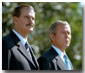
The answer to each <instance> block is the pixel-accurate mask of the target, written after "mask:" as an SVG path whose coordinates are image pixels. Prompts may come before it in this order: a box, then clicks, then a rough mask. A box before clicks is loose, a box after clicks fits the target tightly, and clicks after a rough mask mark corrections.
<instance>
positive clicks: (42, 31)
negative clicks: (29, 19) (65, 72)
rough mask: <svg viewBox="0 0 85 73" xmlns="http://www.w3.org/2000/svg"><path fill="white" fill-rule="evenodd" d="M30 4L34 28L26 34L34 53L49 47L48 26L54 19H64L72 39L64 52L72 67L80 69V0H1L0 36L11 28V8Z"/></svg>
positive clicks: (37, 53) (39, 53)
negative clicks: (32, 10)
mask: <svg viewBox="0 0 85 73" xmlns="http://www.w3.org/2000/svg"><path fill="white" fill-rule="evenodd" d="M22 4H30V5H32V6H33V7H34V9H35V12H36V19H35V21H36V26H35V30H34V31H33V32H32V33H31V34H29V35H28V40H29V42H30V44H31V45H32V47H33V49H34V51H35V55H36V57H37V58H38V57H39V56H40V55H41V54H42V53H43V52H45V51H46V50H48V49H50V47H51V41H50V39H49V31H48V29H49V27H50V25H51V24H52V23H53V22H55V21H56V20H65V21H67V22H68V23H69V24H70V25H71V32H72V40H71V44H70V46H69V47H68V48H67V50H66V52H67V54H68V56H69V58H70V59H71V61H72V63H73V66H74V69H75V70H81V69H82V3H80V2H26V3H24V2H17V3H16V2H3V3H2V36H5V35H6V34H8V33H9V32H10V31H11V30H12V28H13V16H12V13H13V10H14V8H15V7H16V6H18V5H22Z"/></svg>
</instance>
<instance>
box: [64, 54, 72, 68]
mask: <svg viewBox="0 0 85 73" xmlns="http://www.w3.org/2000/svg"><path fill="white" fill-rule="evenodd" d="M64 60H65V64H66V67H67V69H68V70H71V66H70V61H69V59H68V57H67V56H66V55H64Z"/></svg>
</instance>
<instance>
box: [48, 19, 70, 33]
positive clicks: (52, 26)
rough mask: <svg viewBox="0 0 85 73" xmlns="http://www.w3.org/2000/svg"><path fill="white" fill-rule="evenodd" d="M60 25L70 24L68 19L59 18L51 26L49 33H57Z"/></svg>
mask: <svg viewBox="0 0 85 73" xmlns="http://www.w3.org/2000/svg"><path fill="white" fill-rule="evenodd" d="M58 25H69V26H70V24H68V22H67V21H61V20H57V21H56V22H54V23H53V24H52V25H51V26H50V28H49V33H52V34H54V35H55V34H56V32H57V31H58V30H57V27H58Z"/></svg>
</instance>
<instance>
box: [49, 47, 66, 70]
mask: <svg viewBox="0 0 85 73" xmlns="http://www.w3.org/2000/svg"><path fill="white" fill-rule="evenodd" d="M50 52H51V54H52V58H53V59H54V60H55V61H56V62H55V63H56V64H57V65H58V66H59V67H60V68H61V70H67V69H66V66H65V64H64V62H63V60H62V59H61V58H60V56H59V55H58V53H57V52H56V51H55V50H54V48H52V47H51V49H50Z"/></svg>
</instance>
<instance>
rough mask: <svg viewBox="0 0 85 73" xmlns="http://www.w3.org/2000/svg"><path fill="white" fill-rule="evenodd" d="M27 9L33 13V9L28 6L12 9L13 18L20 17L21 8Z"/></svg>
mask: <svg viewBox="0 0 85 73" xmlns="http://www.w3.org/2000/svg"><path fill="white" fill-rule="evenodd" d="M25 7H27V8H28V9H29V10H33V11H34V8H33V7H32V6H30V5H20V6H18V7H16V8H15V9H14V12H13V17H14V16H16V17H19V16H20V15H21V10H22V9H23V8H25Z"/></svg>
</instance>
